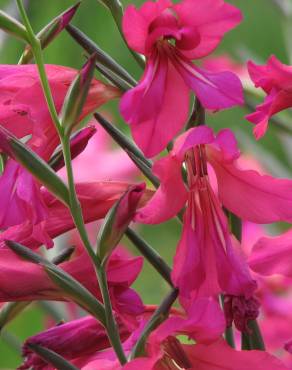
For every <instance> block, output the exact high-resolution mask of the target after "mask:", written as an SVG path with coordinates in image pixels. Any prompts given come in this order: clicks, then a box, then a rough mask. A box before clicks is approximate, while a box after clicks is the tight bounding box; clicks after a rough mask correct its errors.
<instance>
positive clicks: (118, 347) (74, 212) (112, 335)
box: [17, 0, 127, 364]
mask: <svg viewBox="0 0 292 370" xmlns="http://www.w3.org/2000/svg"><path fill="white" fill-rule="evenodd" d="M17 5H18V8H19V11H20V13H21V16H22V18H23V22H24V25H25V27H26V31H27V33H28V36H29V40H30V44H31V48H32V51H33V54H34V58H35V61H36V64H37V67H38V71H39V76H40V80H41V84H42V88H43V92H44V95H45V99H46V101H47V105H48V109H49V112H50V115H51V118H52V120H53V122H54V124H55V127H56V129H57V132H58V134H59V137H60V141H61V145H62V150H63V155H64V162H65V166H66V171H67V179H68V188H69V204H68V206H69V209H70V213H71V216H72V218H73V221H74V224H75V226H76V228H77V230H78V232H79V235H80V238H81V240H82V242H83V244H84V247H85V248H86V250H87V252H88V254H89V256H90V258H91V260H92V262H93V264H94V267H95V270H96V273H97V277H98V281H99V285H100V290H101V292H102V297H103V300H104V304H105V310H106V330H107V334H108V337H109V340H110V342H111V344H112V346H113V349H114V350H115V352H116V355H117V357H118V358H119V360H120V362H121V364H124V363H126V362H127V359H126V356H125V354H124V351H123V347H122V344H121V340H120V336H119V332H118V327H117V324H116V322H115V318H114V315H113V310H112V306H111V301H110V295H109V291H108V285H107V278H106V273H105V270H104V266H103V265H101V263H100V261H99V258H98V256H97V255H96V254H95V252H94V250H93V248H92V246H91V243H90V241H89V239H88V235H87V232H86V228H85V224H84V220H83V214H82V209H81V205H80V202H79V199H78V197H77V194H76V189H75V184H74V175H73V169H72V161H71V152H70V138H69V137H68V136H67V135H65V133H64V130H63V129H62V127H61V123H60V120H59V117H58V113H57V111H56V107H55V104H54V100H53V96H52V92H51V89H50V85H49V81H48V78H47V75H46V70H45V65H44V60H43V54H42V49H41V44H40V41H39V40H38V38H37V37H36V36H35V34H34V32H33V29H32V27H31V25H30V22H29V19H28V17H27V15H26V11H25V9H24V6H23V4H22V0H17Z"/></svg>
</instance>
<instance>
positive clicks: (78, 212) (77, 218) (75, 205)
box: [61, 137, 99, 266]
mask: <svg viewBox="0 0 292 370" xmlns="http://www.w3.org/2000/svg"><path fill="white" fill-rule="evenodd" d="M61 144H62V148H63V155H64V162H65V166H66V170H67V179H68V187H69V196H70V212H71V215H72V218H73V220H74V223H75V226H76V228H77V230H78V232H79V235H80V238H81V240H82V242H83V244H84V247H85V248H86V250H87V252H88V254H89V256H90V257H91V259H92V261H93V262H94V265H95V266H98V265H99V260H98V257H97V256H96V254H95V253H94V250H93V248H92V246H91V244H90V241H89V239H88V235H87V232H86V229H85V224H84V220H83V215H82V209H81V205H80V202H79V199H78V197H77V194H76V189H75V184H74V176H73V168H72V161H71V152H70V138H69V137H63V138H61Z"/></svg>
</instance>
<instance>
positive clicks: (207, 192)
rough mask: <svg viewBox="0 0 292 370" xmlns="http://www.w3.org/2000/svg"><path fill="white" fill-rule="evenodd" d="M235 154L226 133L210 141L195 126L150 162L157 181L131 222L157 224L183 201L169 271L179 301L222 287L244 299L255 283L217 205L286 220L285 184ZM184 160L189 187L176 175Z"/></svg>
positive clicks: (247, 215)
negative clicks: (211, 177)
mask: <svg viewBox="0 0 292 370" xmlns="http://www.w3.org/2000/svg"><path fill="white" fill-rule="evenodd" d="M238 157H239V151H238V149H237V144H236V140H235V138H234V136H233V134H232V132H231V131H230V130H222V131H221V132H220V133H219V134H218V135H217V137H216V138H215V137H214V135H213V132H212V130H211V129H210V128H208V127H206V126H200V127H197V128H194V129H191V130H189V131H187V132H186V133H184V134H183V135H181V136H180V137H179V138H178V139H177V141H176V142H175V145H174V148H173V150H172V152H171V153H170V154H169V155H168V156H166V157H164V158H161V159H159V160H158V161H156V163H155V164H154V167H153V171H154V173H155V174H156V176H158V177H159V179H160V181H161V185H160V187H159V189H158V190H157V191H156V193H155V195H154V196H153V197H152V198H151V200H150V201H149V202H148V203H147V204H146V206H145V207H144V208H142V209H140V210H139V211H138V212H137V215H136V221H138V222H142V223H160V222H163V221H165V220H167V219H170V218H171V217H173V216H175V215H176V214H177V213H178V212H179V211H180V210H181V209H182V207H183V206H184V205H185V204H186V203H187V208H186V211H185V215H184V226H183V233H182V237H181V240H180V242H179V245H178V248H177V252H176V256H175V259H174V269H173V274H172V278H173V281H174V284H175V285H176V286H178V287H179V288H180V298H181V302H182V303H183V304H184V305H186V304H188V303H187V302H189V301H191V300H192V299H194V298H195V297H196V296H210V295H213V294H218V293H220V292H223V293H225V294H230V295H235V296H243V297H245V298H246V299H248V298H250V297H251V296H252V294H253V292H254V289H255V283H254V281H253V280H252V278H251V277H250V274H249V272H248V267H247V265H246V262H245V261H244V258H243V256H242V255H241V253H240V251H239V246H238V243H237V242H236V240H235V239H234V238H233V237H231V235H230V233H229V230H228V222H227V219H226V217H225V214H224V212H223V210H222V206H221V204H223V205H224V206H225V207H226V208H227V209H229V210H231V211H232V212H233V213H235V214H236V215H238V216H239V217H240V218H243V219H244V220H250V221H253V222H257V223H268V222H274V221H277V220H280V219H281V220H284V219H286V220H290V221H291V217H292V211H291V209H292V208H291V206H292V194H291V181H290V180H284V179H274V178H272V177H271V176H267V175H260V174H258V173H257V172H256V171H251V170H243V169H241V168H240V167H239V165H238V163H237V158H238ZM183 162H184V163H185V166H186V169H187V174H188V182H187V185H186V184H185V183H184V181H183V179H182V176H181V168H182V164H183ZM207 162H209V164H210V165H211V166H212V168H213V170H214V171H215V174H216V178H217V185H218V197H217V196H216V195H215V193H214V191H213V189H212V188H211V185H210V183H209V180H208V163H207Z"/></svg>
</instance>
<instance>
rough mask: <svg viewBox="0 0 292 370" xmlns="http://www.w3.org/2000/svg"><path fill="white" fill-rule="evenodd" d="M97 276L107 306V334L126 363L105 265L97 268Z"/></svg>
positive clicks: (117, 353) (119, 356) (121, 361)
mask: <svg viewBox="0 0 292 370" xmlns="http://www.w3.org/2000/svg"><path fill="white" fill-rule="evenodd" d="M97 276H98V282H99V286H100V290H101V294H102V298H103V303H104V307H105V317H106V327H107V334H108V338H109V340H110V342H111V345H112V347H113V348H114V351H115V353H116V355H117V357H118V359H119V361H120V363H121V365H124V364H125V363H126V362H127V358H126V356H125V353H124V350H123V346H122V343H121V338H120V335H119V328H118V325H117V323H116V320H115V317H114V314H113V308H112V304H111V299H110V294H109V290H108V283H107V278H106V273H105V269H104V266H103V265H100V266H99V268H98V269H97Z"/></svg>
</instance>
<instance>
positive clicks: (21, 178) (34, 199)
mask: <svg viewBox="0 0 292 370" xmlns="http://www.w3.org/2000/svg"><path fill="white" fill-rule="evenodd" d="M0 194H1V211H0V228H1V229H5V228H8V227H10V226H13V225H18V224H21V223H25V222H27V221H30V222H31V223H32V224H33V225H36V224H38V223H39V222H41V221H43V220H45V219H46V217H47V216H48V212H47V207H46V205H45V204H44V200H43V199H42V195H41V191H40V186H39V185H38V184H37V183H36V181H35V180H34V178H33V177H32V175H31V174H30V173H28V172H27V171H26V170H25V169H24V168H22V167H21V166H20V165H19V164H18V163H16V162H15V161H14V160H12V159H11V160H9V161H8V163H7V164H6V167H5V170H4V173H3V174H2V176H1V177H0Z"/></svg>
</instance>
